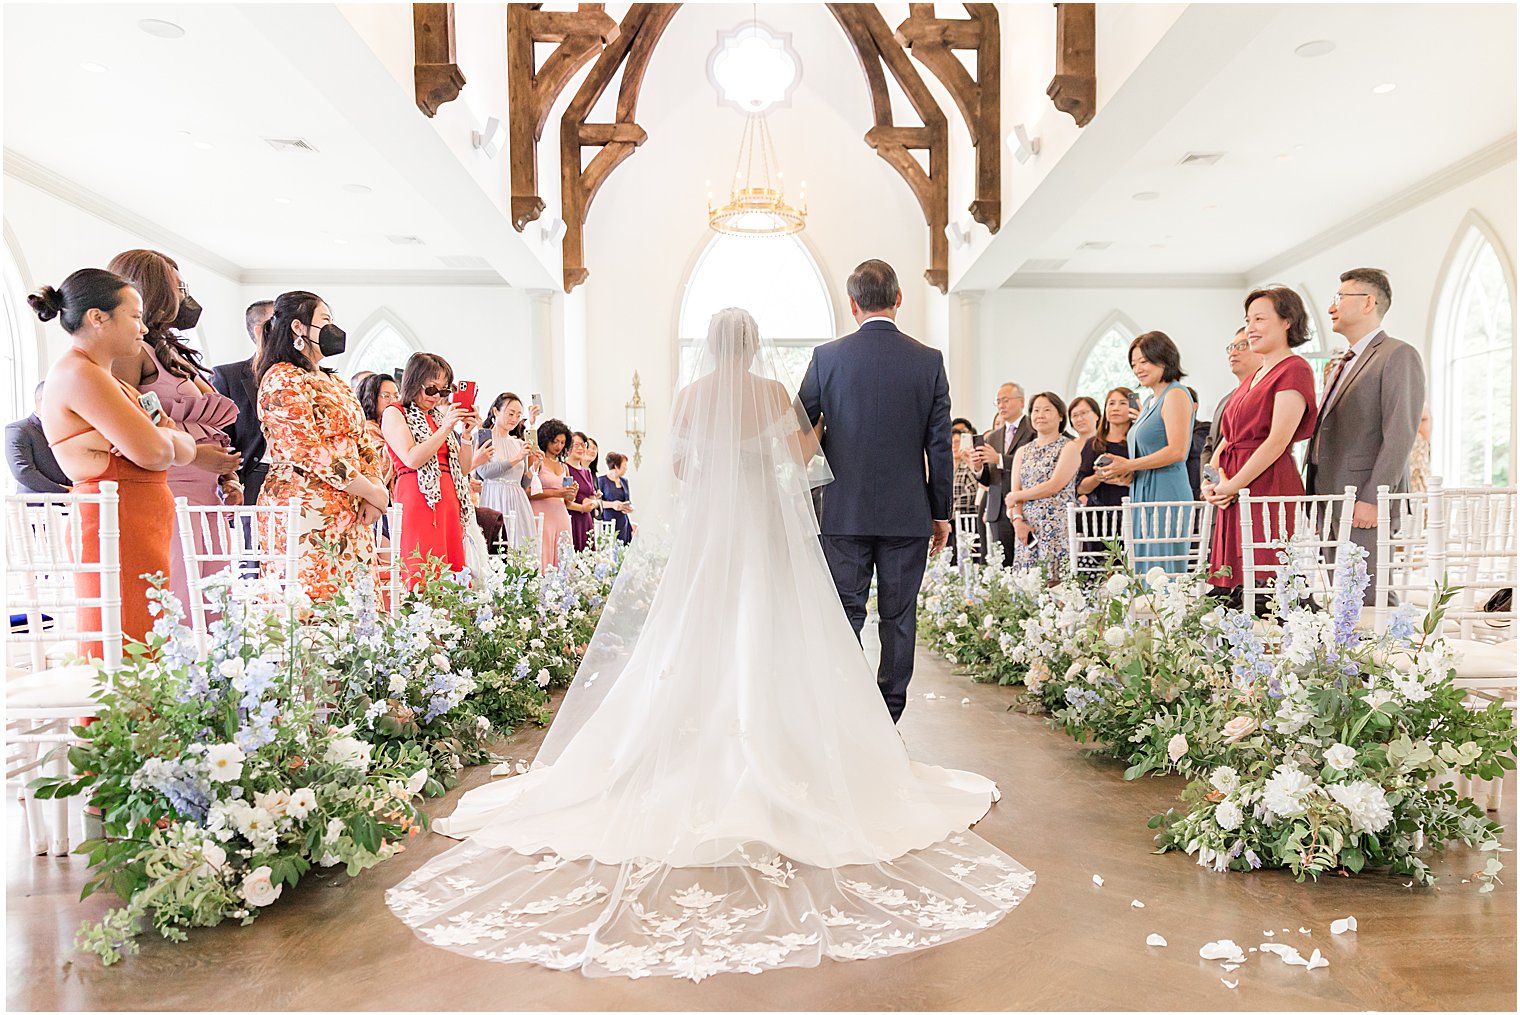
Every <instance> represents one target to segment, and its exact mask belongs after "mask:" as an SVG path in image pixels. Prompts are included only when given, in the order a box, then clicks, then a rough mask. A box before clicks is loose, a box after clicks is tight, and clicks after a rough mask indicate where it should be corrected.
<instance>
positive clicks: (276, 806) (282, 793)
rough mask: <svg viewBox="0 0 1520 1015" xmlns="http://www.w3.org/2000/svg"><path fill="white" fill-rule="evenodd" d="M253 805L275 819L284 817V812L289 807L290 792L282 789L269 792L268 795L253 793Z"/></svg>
mask: <svg viewBox="0 0 1520 1015" xmlns="http://www.w3.org/2000/svg"><path fill="white" fill-rule="evenodd" d="M253 805H254V806H255V807H262V808H263V809H264V810H266V811H268V812H269V813H270V814H271V815H272V816H274V817H276V818H282V817H284V816H285V810H286V808H288V807H289V806H290V791H289V790H284V789H276V790H270V791H269V792H268V793H255V794H254V795H253Z"/></svg>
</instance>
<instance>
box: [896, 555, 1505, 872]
mask: <svg viewBox="0 0 1520 1015" xmlns="http://www.w3.org/2000/svg"><path fill="white" fill-rule="evenodd" d="M1281 559H1282V560H1283V561H1284V563H1283V564H1282V567H1281V568H1280V570H1279V573H1278V580H1277V584H1276V591H1275V594H1274V598H1273V602H1272V605H1271V611H1270V612H1271V616H1270V618H1269V619H1268V620H1267V621H1256V620H1254V619H1253V618H1251V617H1249V616H1247V615H1246V614H1244V613H1242V612H1240V611H1238V610H1230V609H1226V608H1224V607H1223V606H1222V605H1220V603H1219V601H1218V600H1217V599H1214V598H1211V597H1209V596H1207V595H1205V594H1204V592H1205V589H1206V586H1205V585H1204V583H1203V581H1202V576H1201V575H1171V574H1167V573H1165V572H1163V571H1161V570H1160V569H1152V570H1151V572H1150V573H1148V574H1147V575H1146V576H1145V578H1144V579H1143V580H1141V579H1135V578H1131V577H1129V576H1127V575H1125V574H1124V573H1122V572H1121V573H1116V574H1114V575H1112V576H1110V577H1108V578H1107V579H1106V580H1105V581H1102V582H1095V583H1093V584H1090V585H1081V584H1077V583H1073V582H1067V583H1062V584H1059V585H1056V586H1054V587H1051V588H1045V587H1044V586H1045V581H1044V578H1043V576H1040V575H1038V574H1036V575H1035V576H1034V577H1033V578H1028V577H1023V578H1021V577H1020V576H1017V575H1014V574H1011V573H1006V572H1005V573H1002V574H998V573H996V572H997V571H1000V570H1002V569H997V568H990V567H989V568H982V569H979V570H977V571H974V572H973V573H971V575H970V576H969V579H968V580H964V581H963V580H962V578H961V577H960V575H959V574H958V573H957V572H954V571H953V570H951V569H949V568H948V567H946V566H944V565H941V566H938V567H935V568H934V569H932V571H931V575H930V580H929V581H927V582H926V584H925V591H924V594H923V595H922V597H921V599H920V621H921V624H922V628H923V629H924V630H925V631H926V633H927V635H928V640H929V642H930V644H931V645H932V646H933V647H934V648H935V649H937V650H938V651H940V652H941V653H943V654H945V655H946V656H947V658H951V659H952V660H953V661H955V662H958V663H960V664H962V665H965V666H967V667H968V668H970V670H971V672H972V675H973V677H975V678H977V679H996V680H1000V681H1002V682H1005V683H1006V682H1010V680H1009V677H1010V676H1013V675H1017V676H1018V677H1019V678H1021V679H1022V680H1023V683H1024V685H1025V688H1026V689H1027V692H1028V697H1029V698H1030V699H1031V700H1034V701H1037V702H1038V703H1039V704H1040V705H1042V706H1043V708H1044V709H1045V710H1046V711H1048V712H1049V714H1050V721H1051V722H1052V723H1053V724H1055V725H1058V726H1060V727H1061V728H1062V729H1064V730H1065V731H1066V732H1067V733H1069V734H1070V735H1072V736H1073V737H1075V738H1078V739H1081V740H1085V741H1088V742H1091V743H1093V744H1094V745H1095V747H1096V749H1097V750H1098V751H1099V752H1100V753H1103V754H1106V755H1108V756H1110V757H1113V758H1115V759H1117V760H1120V761H1122V762H1123V763H1124V764H1125V765H1126V766H1127V768H1126V770H1125V777H1126V778H1128V779H1134V778H1138V777H1140V776H1142V775H1145V774H1148V773H1176V774H1181V775H1184V776H1187V777H1188V778H1189V779H1190V783H1189V785H1188V787H1187V789H1186V790H1185V791H1184V793H1183V795H1182V803H1183V807H1182V808H1180V809H1175V808H1174V809H1172V810H1170V811H1168V812H1167V813H1166V814H1162V815H1157V816H1156V817H1155V818H1153V819H1152V821H1151V827H1153V828H1156V829H1158V832H1159V834H1158V837H1157V842H1158V844H1159V845H1160V846H1161V847H1162V848H1163V849H1179V850H1183V851H1185V852H1187V853H1189V854H1192V855H1194V856H1196V857H1197V858H1198V862H1199V863H1200V864H1202V865H1204V866H1207V867H1209V868H1211V869H1213V870H1217V871H1225V870H1237V871H1244V870H1254V869H1258V868H1262V867H1284V868H1288V869H1291V870H1292V871H1293V872H1294V873H1296V874H1297V875H1298V876H1299V877H1300V878H1303V877H1304V876H1306V875H1308V876H1317V875H1319V874H1320V873H1324V872H1326V871H1331V870H1344V871H1348V872H1353V873H1354V872H1359V871H1361V870H1363V869H1370V868H1380V869H1386V870H1388V871H1390V872H1391V873H1395V874H1399V875H1402V876H1407V877H1413V878H1415V879H1416V880H1417V881H1420V882H1422V883H1429V882H1430V881H1431V880H1432V879H1433V875H1432V874H1431V872H1430V869H1429V867H1428V866H1427V864H1426V862H1425V860H1424V859H1422V856H1423V855H1424V854H1425V853H1426V851H1427V850H1430V849H1442V848H1444V847H1445V846H1446V845H1448V844H1451V843H1454V842H1460V843H1463V844H1465V845H1468V846H1471V847H1474V848H1477V849H1480V850H1492V851H1497V850H1498V848H1499V842H1498V836H1499V833H1500V832H1501V831H1502V829H1501V828H1500V826H1499V825H1497V824H1495V823H1494V822H1492V821H1490V820H1489V819H1488V818H1487V817H1486V816H1485V814H1484V813H1483V811H1482V810H1481V809H1479V808H1478V806H1477V805H1476V804H1474V803H1473V802H1472V801H1471V800H1465V799H1462V798H1460V797H1459V796H1458V795H1457V793H1456V791H1455V789H1454V788H1453V787H1452V785H1451V784H1450V782H1449V781H1444V780H1445V779H1446V777H1447V776H1448V774H1449V773H1456V774H1460V775H1462V776H1465V777H1469V778H1472V777H1477V778H1484V779H1492V778H1497V777H1499V776H1501V775H1502V774H1503V773H1505V772H1506V771H1513V770H1514V768H1515V727H1514V719H1513V715H1512V713H1510V712H1508V711H1507V710H1506V709H1505V708H1504V707H1503V705H1502V704H1501V703H1499V702H1493V703H1491V704H1490V705H1489V706H1488V707H1487V708H1485V709H1483V710H1473V709H1470V708H1469V707H1468V705H1467V704H1466V703H1465V694H1464V692H1463V691H1462V690H1461V689H1459V688H1457V687H1455V686H1454V685H1453V683H1452V679H1451V677H1452V672H1453V666H1454V659H1453V656H1452V653H1451V650H1450V649H1449V648H1448V646H1447V645H1446V643H1445V642H1444V641H1443V640H1442V639H1441V638H1440V636H1439V632H1440V630H1441V622H1442V613H1443V610H1444V604H1445V602H1446V601H1447V599H1448V598H1449V597H1450V595H1451V594H1452V592H1451V590H1442V592H1441V594H1440V595H1438V596H1437V597H1436V598H1437V601H1436V603H1435V605H1434V606H1433V607H1432V609H1431V611H1430V613H1429V615H1428V616H1426V617H1425V618H1424V620H1423V622H1422V623H1418V625H1417V617H1416V615H1415V614H1414V612H1413V611H1412V610H1404V611H1401V612H1399V613H1397V614H1396V615H1395V617H1394V618H1393V621H1392V623H1391V624H1390V625H1389V628H1388V630H1387V631H1386V632H1384V633H1383V634H1381V635H1376V636H1374V635H1372V634H1371V633H1370V632H1365V631H1362V630H1359V629H1358V627H1357V621H1358V619H1359V616H1360V613H1361V603H1362V597H1363V592H1364V591H1365V589H1366V586H1367V570H1366V561H1365V552H1364V551H1362V550H1361V549H1360V548H1359V547H1356V546H1354V545H1353V544H1349V543H1348V544H1346V545H1345V546H1343V547H1342V548H1341V550H1340V552H1339V554H1338V556H1337V560H1338V567H1339V571H1338V573H1337V575H1336V582H1335V588H1336V589H1337V593H1336V595H1335V597H1334V598H1333V600H1332V601H1331V603H1330V604H1329V606H1328V609H1327V610H1315V609H1313V608H1312V607H1311V605H1310V603H1309V601H1308V597H1307V592H1308V584H1307V580H1306V577H1305V576H1304V575H1303V574H1302V573H1300V572H1299V571H1298V570H1297V567H1296V565H1295V564H1294V562H1293V560H1294V558H1293V556H1292V555H1290V554H1287V553H1283V554H1281ZM1031 586H1033V588H1031ZM989 589H991V590H995V591H991V592H989ZM1005 592H1006V594H1005ZM968 643H969V644H968ZM994 648H995V651H994ZM1500 866H1501V865H1500V864H1499V861H1498V859H1497V856H1496V855H1495V856H1491V857H1490V858H1489V860H1488V862H1487V864H1486V866H1485V868H1484V870H1483V872H1481V874H1480V880H1482V881H1483V882H1484V884H1483V886H1482V888H1481V889H1480V890H1491V888H1492V883H1493V878H1494V876H1495V875H1496V874H1497V873H1498V871H1499V870H1500Z"/></svg>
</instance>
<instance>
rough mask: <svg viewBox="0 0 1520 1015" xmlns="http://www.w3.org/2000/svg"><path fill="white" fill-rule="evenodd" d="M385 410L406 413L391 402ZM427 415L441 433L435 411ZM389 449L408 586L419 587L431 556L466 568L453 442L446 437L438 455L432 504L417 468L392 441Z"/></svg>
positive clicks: (399, 543) (451, 567) (452, 567)
mask: <svg viewBox="0 0 1520 1015" xmlns="http://www.w3.org/2000/svg"><path fill="white" fill-rule="evenodd" d="M385 411H386V412H399V413H402V414H403V415H404V414H405V410H403V409H402V408H401V406H399V405H392V406H388V407H387V408H386V410H385ZM424 418H425V419H426V420H427V424H428V426H429V428H431V429H432V430H433V432H434V433H437V432H438V424H436V423H435V422H433V415H432V413H428V414H427V415H426V416H425V417H424ZM385 450H386V454H388V455H389V456H390V459H391V462H392V464H393V465H394V466H395V468H396V493H395V496H396V501H397V502H398V503H399V504H400V505H401V537H400V538H399V539H398V540H396V550H397V552H398V553H400V554H401V562H402V567H403V569H404V570H405V572H406V583H407V586H408V587H409V588H416V587H417V586H418V585H419V584H420V583H421V582H422V581H423V577H424V574H425V565H426V563H427V561H428V559H429V558H437V559H438V560H442V561H444V562H446V563H447V564H448V567H449V570H450V571H462V570H464V568H465V558H464V522H463V521H462V520H461V519H460V508H459V493H458V491H456V490H455V489H454V475H453V473H452V472H450V471H449V442H448V441H444V442H443V444H442V445H441V446H440V447H439V448H438V454H437V455H436V456H435V458H436V459H437V462H438V501H437V503H435V504H433V505H432V506H431V507H429V506H428V502H427V498H426V497H424V496H423V494H422V487H421V486H420V485H418V482H417V470H416V469H414V468H412V467H411V466H409V465H407V464H406V463H405V462H403V461H402V460H401V459H400V458H399V457H398V456H397V455H396V452H395V451H394V450H393V449H392V448H391V447H390V446H389V445H387V446H386V449H385Z"/></svg>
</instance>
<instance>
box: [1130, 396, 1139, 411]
mask: <svg viewBox="0 0 1520 1015" xmlns="http://www.w3.org/2000/svg"><path fill="white" fill-rule="evenodd" d="M1129 407H1130V408H1131V409H1134V410H1135V411H1136V412H1139V411H1140V396H1139V395H1138V394H1136V393H1135V392H1133V391H1131V392H1130V393H1129Z"/></svg>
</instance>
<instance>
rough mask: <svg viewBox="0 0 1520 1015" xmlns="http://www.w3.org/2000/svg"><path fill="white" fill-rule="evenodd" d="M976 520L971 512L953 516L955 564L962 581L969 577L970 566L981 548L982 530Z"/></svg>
mask: <svg viewBox="0 0 1520 1015" xmlns="http://www.w3.org/2000/svg"><path fill="white" fill-rule="evenodd" d="M978 521H979V519H978V518H977V516H976V515H975V514H972V513H971V512H962V513H960V514H958V515H956V516H955V566H956V569H957V570H958V571H960V575H961V579H962V580H963V581H964V580H965V579H966V578H968V577H970V574H971V568H972V567H973V565H975V563H976V558H977V555H978V554H979V553H980V552H981V549H982V530H981V526H980V525H979V524H978Z"/></svg>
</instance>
